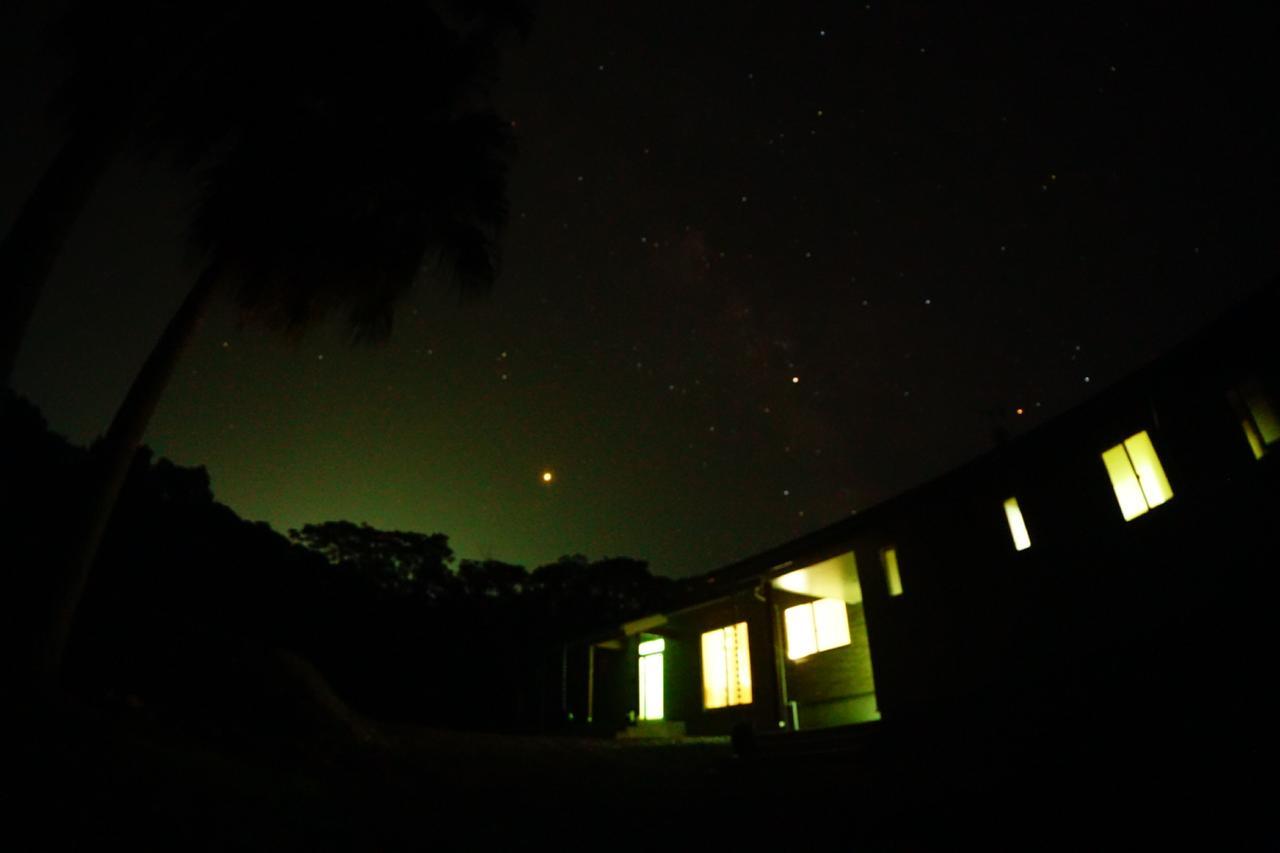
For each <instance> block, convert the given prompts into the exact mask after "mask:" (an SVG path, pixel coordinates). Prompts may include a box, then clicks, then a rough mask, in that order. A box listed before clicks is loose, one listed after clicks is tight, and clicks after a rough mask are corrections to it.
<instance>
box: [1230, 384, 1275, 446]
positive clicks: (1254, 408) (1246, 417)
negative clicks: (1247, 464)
mask: <svg viewBox="0 0 1280 853" xmlns="http://www.w3.org/2000/svg"><path fill="white" fill-rule="evenodd" d="M1227 399H1229V400H1230V401H1231V406H1232V408H1234V409H1235V410H1236V416H1237V417H1238V418H1240V426H1242V427H1243V428H1244V436H1245V438H1247V439H1248V440H1249V447H1250V449H1252V450H1253V458H1254V459H1261V458H1262V457H1263V454H1265V453H1266V452H1267V447H1268V446H1269V445H1271V444H1274V443H1275V441H1276V440H1277V439H1280V417H1277V416H1276V407H1275V404H1274V403H1273V402H1272V399H1271V396H1270V395H1269V394H1268V393H1267V392H1266V391H1265V390H1263V388H1262V385H1261V384H1259V383H1258V381H1257V380H1256V379H1249V380H1246V381H1245V382H1244V383H1242V384H1241V385H1240V387H1239V388H1236V389H1235V390H1233V391H1230V392H1228V393H1227Z"/></svg>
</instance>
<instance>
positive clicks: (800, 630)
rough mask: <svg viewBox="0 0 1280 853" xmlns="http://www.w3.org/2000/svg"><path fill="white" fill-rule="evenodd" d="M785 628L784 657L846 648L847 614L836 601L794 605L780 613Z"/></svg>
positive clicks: (823, 600)
mask: <svg viewBox="0 0 1280 853" xmlns="http://www.w3.org/2000/svg"><path fill="white" fill-rule="evenodd" d="M782 616H783V619H784V620H785V622H786V626H787V657H789V658H791V659H792V660H799V659H800V658H804V657H808V656H809V655H811V654H814V653H815V652H825V651H826V650H827V649H835V648H839V647H840V646H847V645H849V611H848V610H847V609H845V606H844V602H843V601H841V600H839V599H837V598H822V599H819V600H818V601H811V602H809V603H808V604H797V605H796V606H795V607H788V608H787V609H786V610H784V611H783V612H782Z"/></svg>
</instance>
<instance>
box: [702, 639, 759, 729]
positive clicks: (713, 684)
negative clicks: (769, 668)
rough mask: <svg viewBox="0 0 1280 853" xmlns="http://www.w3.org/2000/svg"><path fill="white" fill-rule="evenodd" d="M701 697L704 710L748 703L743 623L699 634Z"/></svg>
mask: <svg viewBox="0 0 1280 853" xmlns="http://www.w3.org/2000/svg"><path fill="white" fill-rule="evenodd" d="M702 696H703V704H704V705H705V706H706V707H707V708H724V707H726V706H728V705H748V704H750V703H751V653H750V651H749V649H748V648H747V623H746V622H739V623H737V624H736V625H729V626H728V627H726V628H717V629H716V630H714V631H708V632H706V633H705V634H703V635H702Z"/></svg>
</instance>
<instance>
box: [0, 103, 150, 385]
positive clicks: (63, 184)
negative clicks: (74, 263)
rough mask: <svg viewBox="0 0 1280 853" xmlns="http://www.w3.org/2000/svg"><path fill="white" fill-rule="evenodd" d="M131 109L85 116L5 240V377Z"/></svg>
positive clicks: (1, 333) (1, 378) (1, 281)
mask: <svg viewBox="0 0 1280 853" xmlns="http://www.w3.org/2000/svg"><path fill="white" fill-rule="evenodd" d="M127 115H128V111H127V110H126V109H123V108H121V109H120V110H119V113H118V114H116V115H109V114H104V115H102V116H100V117H98V118H97V119H96V120H86V121H84V122H83V123H81V124H80V126H79V127H78V128H77V129H76V130H75V131H74V132H73V133H72V134H71V136H70V137H69V138H68V139H67V140H66V142H64V143H63V145H62V148H61V150H59V151H58V155H57V156H56V157H55V158H54V160H53V163H51V164H50V165H49V168H48V169H46V170H45V173H44V175H43V176H41V178H40V182H39V183H38V184H36V188H35V190H34V191H33V192H32V193H31V195H30V196H28V198H27V200H26V202H25V203H24V204H23V205H22V209H21V210H20V211H19V212H18V218H17V219H16V220H15V221H14V223H13V225H12V227H10V229H9V232H8V233H7V234H5V236H4V239H3V240H0V382H2V383H3V384H5V385H12V378H13V366H14V362H15V361H17V358H18V350H19V349H20V348H21V346H22V340H23V338H24V337H25V336H26V332H27V326H28V325H29V324H30V321H31V315H32V314H34V313H35V309H36V304H37V303H38V302H39V300H40V291H41V290H42V289H43V288H44V284H45V282H46V281H47V280H48V278H49V273H50V272H51V271H52V269H53V264H54V262H55V261H56V260H57V258H58V255H59V254H60V253H61V251H62V247H63V245H64V244H65V243H66V241H67V236H68V235H69V234H70V233H71V229H72V226H73V225H75V222H76V219H78V218H79V216H80V213H81V211H83V210H84V206H85V204H86V203H87V202H88V201H89V198H90V197H91V196H92V195H93V191H94V189H96V188H97V186H98V182H99V179H100V178H101V177H102V175H103V173H104V172H105V171H106V169H107V166H108V165H109V164H110V163H111V161H112V159H114V158H115V156H116V154H117V153H118V152H119V150H120V148H121V146H122V145H123V143H124V139H125V135H126V133H127V128H128V118H127Z"/></svg>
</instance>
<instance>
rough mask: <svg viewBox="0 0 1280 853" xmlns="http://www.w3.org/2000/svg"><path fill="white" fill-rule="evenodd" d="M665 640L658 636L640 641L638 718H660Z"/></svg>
mask: <svg viewBox="0 0 1280 853" xmlns="http://www.w3.org/2000/svg"><path fill="white" fill-rule="evenodd" d="M666 648H667V641H666V640H664V639H662V638H661V637H658V638H656V639H652V640H645V641H643V642H642V643H640V719H642V720H661V719H662V653H663V652H664V651H666Z"/></svg>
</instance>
